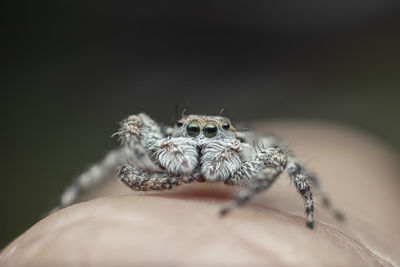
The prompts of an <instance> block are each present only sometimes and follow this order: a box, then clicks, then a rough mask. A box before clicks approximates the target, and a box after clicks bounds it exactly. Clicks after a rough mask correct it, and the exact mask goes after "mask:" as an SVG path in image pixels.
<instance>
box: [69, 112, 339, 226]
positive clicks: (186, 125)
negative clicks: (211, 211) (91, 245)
mask: <svg viewBox="0 0 400 267" xmlns="http://www.w3.org/2000/svg"><path fill="white" fill-rule="evenodd" d="M116 135H118V136H119V139H120V140H121V143H122V146H123V148H121V149H119V150H115V151H112V152H110V153H109V154H108V155H107V156H106V158H105V159H104V160H103V161H102V162H101V163H99V164H97V165H94V166H92V167H91V168H90V169H89V170H88V171H87V172H85V173H83V174H82V175H81V176H80V177H78V179H77V182H76V183H75V184H73V185H72V186H70V187H69V188H68V189H67V190H66V191H65V193H64V194H63V196H62V199H61V206H68V205H70V204H72V203H73V202H75V200H76V198H77V196H78V194H79V193H80V192H81V191H82V189H85V188H88V187H89V186H91V185H93V184H96V183H98V182H99V181H100V180H101V179H103V178H102V177H104V176H105V175H104V173H107V172H108V171H110V170H111V169H113V168H114V167H115V166H116V165H118V164H121V163H128V164H126V165H123V166H122V167H121V168H120V169H119V171H118V179H119V181H121V182H122V183H123V184H125V185H126V186H128V187H129V188H131V189H133V190H136V191H150V190H167V189H172V188H174V187H176V186H179V185H181V184H186V183H192V182H196V181H197V182H204V181H207V182H223V183H225V184H228V185H241V186H245V187H246V189H244V190H243V191H240V192H239V194H238V195H237V197H236V199H235V200H233V201H232V202H230V203H228V204H226V205H225V206H224V207H223V208H222V209H221V210H220V214H221V215H225V214H226V213H228V212H229V211H230V210H231V209H232V208H234V207H236V206H241V205H243V204H245V203H246V202H247V201H249V199H250V198H252V197H253V196H254V195H256V194H257V193H259V192H261V191H264V190H266V189H268V188H269V187H270V186H271V184H272V183H273V182H274V181H275V180H276V178H277V177H278V176H279V175H280V174H281V173H282V172H283V171H284V170H286V171H287V173H288V174H289V177H290V179H291V180H292V181H293V184H294V185H295V186H296V189H297V191H298V192H299V193H300V195H301V197H302V199H303V200H304V206H305V213H306V219H307V221H306V225H307V226H308V227H309V228H313V226H314V218H313V214H314V206H313V198H312V192H311V189H310V183H311V184H312V185H313V186H314V187H315V188H316V189H317V190H318V191H319V193H320V195H321V197H322V203H323V204H324V205H325V206H329V205H330V204H329V200H328V198H327V197H326V195H325V194H324V193H323V191H322V189H321V187H320V186H319V184H318V181H317V179H316V178H315V176H313V175H312V174H311V173H310V172H308V171H307V170H306V169H305V168H304V166H303V165H302V164H301V163H300V162H299V160H297V159H296V158H295V157H294V156H293V155H292V153H291V152H290V151H288V150H287V147H285V146H283V145H282V144H281V143H280V141H279V140H278V139H277V138H276V137H274V136H272V135H268V136H263V137H256V135H255V134H252V133H248V132H240V131H237V130H236V129H235V127H234V126H233V125H232V123H231V122H230V120H229V119H228V118H225V117H221V116H202V115H188V116H183V117H182V119H180V120H179V121H178V122H177V123H176V125H175V127H161V126H159V125H158V124H157V123H156V122H154V121H153V120H152V119H151V118H150V117H149V116H147V115H146V114H144V113H140V114H138V115H131V116H129V117H128V118H127V119H125V120H123V121H122V122H121V128H120V129H119V131H118V132H117V133H116ZM250 143H251V144H252V145H250ZM336 215H337V217H338V218H341V216H342V215H341V214H340V213H338V212H336Z"/></svg>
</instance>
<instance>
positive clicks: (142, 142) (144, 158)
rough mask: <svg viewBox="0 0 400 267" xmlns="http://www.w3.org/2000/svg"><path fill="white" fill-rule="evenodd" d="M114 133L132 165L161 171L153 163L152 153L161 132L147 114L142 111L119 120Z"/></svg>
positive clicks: (160, 136)
mask: <svg viewBox="0 0 400 267" xmlns="http://www.w3.org/2000/svg"><path fill="white" fill-rule="evenodd" d="M116 135H118V136H119V139H120V140H121V143H122V145H123V146H124V147H125V148H126V150H125V151H126V154H127V158H128V160H129V162H130V163H131V164H132V165H134V166H137V167H139V168H141V169H144V170H148V171H161V169H160V167H159V166H157V165H156V164H155V163H154V159H153V157H152V155H153V154H154V153H155V151H156V150H157V142H158V141H159V140H161V139H162V138H163V134H162V132H161V129H160V127H159V126H158V125H157V123H156V122H155V121H153V120H152V119H151V118H150V117H149V116H147V115H146V114H144V113H140V114H138V115H131V116H129V117H128V118H127V119H125V120H123V121H122V122H121V128H120V129H119V131H118V132H117V133H116Z"/></svg>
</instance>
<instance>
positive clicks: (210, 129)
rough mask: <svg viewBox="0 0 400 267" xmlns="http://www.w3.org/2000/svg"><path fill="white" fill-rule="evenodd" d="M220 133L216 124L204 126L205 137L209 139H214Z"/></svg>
mask: <svg viewBox="0 0 400 267" xmlns="http://www.w3.org/2000/svg"><path fill="white" fill-rule="evenodd" d="M217 132H218V128H217V125H215V123H211V122H210V123H207V124H206V125H204V127H203V134H204V136H205V137H207V138H213V137H214V136H216V135H217Z"/></svg>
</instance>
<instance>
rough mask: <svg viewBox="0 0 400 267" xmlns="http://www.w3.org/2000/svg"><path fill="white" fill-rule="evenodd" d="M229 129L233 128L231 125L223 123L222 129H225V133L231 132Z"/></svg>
mask: <svg viewBox="0 0 400 267" xmlns="http://www.w3.org/2000/svg"><path fill="white" fill-rule="evenodd" d="M229 127H231V126H230V125H229V122H224V123H222V129H224V130H225V131H227V130H229Z"/></svg>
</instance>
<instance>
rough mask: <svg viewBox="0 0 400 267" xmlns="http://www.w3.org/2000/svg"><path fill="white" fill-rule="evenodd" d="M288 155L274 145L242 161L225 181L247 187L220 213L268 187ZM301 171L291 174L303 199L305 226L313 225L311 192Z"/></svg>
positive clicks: (285, 163) (284, 166)
mask: <svg viewBox="0 0 400 267" xmlns="http://www.w3.org/2000/svg"><path fill="white" fill-rule="evenodd" d="M287 160H288V157H287V155H286V153H285V152H284V149H283V148H281V147H279V146H276V147H270V148H267V149H261V150H260V152H258V153H257V154H256V156H254V157H253V158H252V159H250V160H248V161H246V162H244V163H243V164H242V166H241V167H240V169H239V170H238V171H237V172H236V174H235V175H234V176H232V177H230V178H229V179H227V180H226V181H225V183H227V184H238V185H247V189H246V190H244V191H241V192H239V194H238V195H237V197H236V199H235V200H234V201H233V202H230V203H228V204H227V205H226V206H224V207H223V208H222V210H221V215H225V214H226V213H228V212H229V211H230V210H231V209H232V208H235V207H237V206H242V205H243V204H245V203H246V202H247V201H249V200H250V199H251V198H252V197H253V196H254V195H256V194H257V193H259V192H261V191H264V190H266V189H268V188H269V187H270V186H271V184H272V183H273V182H274V181H275V180H276V178H277V177H278V176H279V175H280V174H281V173H282V171H283V170H284V169H285V168H286V166H287ZM300 174H301V172H299V173H294V172H293V175H292V176H291V178H292V180H293V181H294V184H295V186H296V188H297V190H298V192H299V193H300V195H301V196H302V198H303V200H304V206H305V211H306V216H307V224H306V225H307V227H309V228H313V226H314V218H313V214H314V207H313V199H312V193H311V190H310V186H309V185H308V182H307V180H306V179H305V177H302V176H301V175H300Z"/></svg>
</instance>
